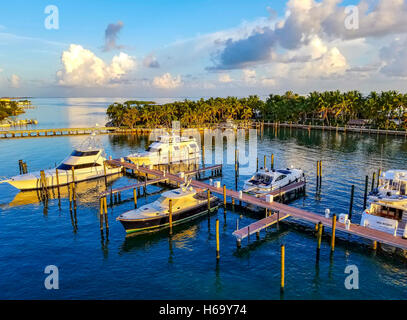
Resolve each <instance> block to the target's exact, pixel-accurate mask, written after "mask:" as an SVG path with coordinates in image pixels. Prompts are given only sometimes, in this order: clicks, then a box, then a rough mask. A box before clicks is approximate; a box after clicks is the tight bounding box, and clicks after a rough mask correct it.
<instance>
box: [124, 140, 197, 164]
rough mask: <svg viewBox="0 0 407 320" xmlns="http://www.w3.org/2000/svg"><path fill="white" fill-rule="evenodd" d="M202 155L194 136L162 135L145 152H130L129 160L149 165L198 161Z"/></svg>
mask: <svg viewBox="0 0 407 320" xmlns="http://www.w3.org/2000/svg"><path fill="white" fill-rule="evenodd" d="M200 157H201V152H200V148H199V145H198V143H197V141H196V139H195V138H194V137H181V136H179V135H162V136H159V137H158V138H157V140H156V141H154V142H153V143H152V144H151V145H150V146H149V147H148V149H147V150H146V151H145V152H140V153H134V154H130V155H128V156H127V160H129V161H131V162H132V163H134V164H138V165H145V166H148V165H160V164H172V163H180V162H188V163H191V162H198V161H199V159H200Z"/></svg>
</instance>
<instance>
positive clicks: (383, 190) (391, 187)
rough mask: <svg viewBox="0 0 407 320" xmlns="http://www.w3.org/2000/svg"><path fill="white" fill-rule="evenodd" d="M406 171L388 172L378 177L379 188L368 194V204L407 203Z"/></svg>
mask: <svg viewBox="0 0 407 320" xmlns="http://www.w3.org/2000/svg"><path fill="white" fill-rule="evenodd" d="M406 192H407V170H388V171H385V172H383V173H382V174H381V176H380V177H379V187H378V188H375V189H374V190H373V191H372V192H370V193H369V196H368V203H369V204H371V203H373V202H375V201H381V200H384V201H391V202H399V203H407V194H406Z"/></svg>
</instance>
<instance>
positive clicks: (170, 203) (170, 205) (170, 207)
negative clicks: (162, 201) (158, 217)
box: [168, 199, 172, 235]
mask: <svg viewBox="0 0 407 320" xmlns="http://www.w3.org/2000/svg"><path fill="white" fill-rule="evenodd" d="M168 206H169V207H168V217H169V224H170V235H172V199H170V200H169V203H168Z"/></svg>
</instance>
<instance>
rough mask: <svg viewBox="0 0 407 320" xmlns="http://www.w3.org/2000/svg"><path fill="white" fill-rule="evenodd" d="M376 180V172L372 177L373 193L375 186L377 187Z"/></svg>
mask: <svg viewBox="0 0 407 320" xmlns="http://www.w3.org/2000/svg"><path fill="white" fill-rule="evenodd" d="M375 179H376V172H373V177H372V189H371V191H373V189H374V186H375V183H374V182H375Z"/></svg>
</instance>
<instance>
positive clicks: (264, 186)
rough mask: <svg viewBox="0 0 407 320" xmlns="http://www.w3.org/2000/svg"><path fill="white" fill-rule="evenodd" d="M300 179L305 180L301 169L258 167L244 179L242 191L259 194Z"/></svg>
mask: <svg viewBox="0 0 407 320" xmlns="http://www.w3.org/2000/svg"><path fill="white" fill-rule="evenodd" d="M300 181H305V177H304V172H303V170H301V169H288V168H287V169H278V170H274V169H273V170H268V169H260V170H259V171H257V172H256V174H255V175H254V176H252V177H251V178H250V179H248V180H246V181H245V183H244V187H243V192H247V193H252V194H256V195H259V196H261V195H264V194H266V193H269V192H271V191H273V190H278V189H279V188H282V187H285V186H287V185H289V184H292V183H295V182H300Z"/></svg>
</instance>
